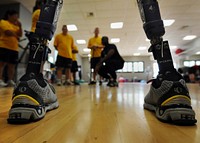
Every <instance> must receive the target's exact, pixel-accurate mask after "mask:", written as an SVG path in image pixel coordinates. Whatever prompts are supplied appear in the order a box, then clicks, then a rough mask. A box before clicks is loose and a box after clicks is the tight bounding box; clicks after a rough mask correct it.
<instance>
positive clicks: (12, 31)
mask: <svg viewBox="0 0 200 143" xmlns="http://www.w3.org/2000/svg"><path fill="white" fill-rule="evenodd" d="M18 18H19V16H18V12H17V11H15V10H9V11H7V12H6V14H5V17H4V19H2V20H1V21H0V31H1V34H0V86H6V85H7V84H6V83H5V82H4V81H3V77H2V73H3V69H4V67H5V65H7V66H8V71H9V72H8V85H9V86H14V85H15V82H14V81H13V78H14V74H15V66H16V64H17V62H18V50H19V49H18V40H19V38H20V37H21V36H22V28H21V23H20V22H19V20H18Z"/></svg>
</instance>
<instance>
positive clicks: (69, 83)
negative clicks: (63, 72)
mask: <svg viewBox="0 0 200 143" xmlns="http://www.w3.org/2000/svg"><path fill="white" fill-rule="evenodd" d="M64 85H73V83H72V82H71V81H70V80H66V81H65V83H64Z"/></svg>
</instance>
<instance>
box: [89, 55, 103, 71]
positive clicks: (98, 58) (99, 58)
mask: <svg viewBox="0 0 200 143" xmlns="http://www.w3.org/2000/svg"><path fill="white" fill-rule="evenodd" d="M100 60H101V57H97V58H96V57H95V58H91V69H95V67H96V65H97V64H98V63H99V62H100Z"/></svg>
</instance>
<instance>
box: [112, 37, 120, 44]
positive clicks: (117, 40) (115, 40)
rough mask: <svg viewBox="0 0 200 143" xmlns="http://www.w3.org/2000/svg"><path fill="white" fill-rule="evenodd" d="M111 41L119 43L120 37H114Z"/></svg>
mask: <svg viewBox="0 0 200 143" xmlns="http://www.w3.org/2000/svg"><path fill="white" fill-rule="evenodd" d="M110 41H111V43H119V42H120V39H119V38H112V39H111V40H110Z"/></svg>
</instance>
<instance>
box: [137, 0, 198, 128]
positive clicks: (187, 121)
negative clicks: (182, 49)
mask: <svg viewBox="0 0 200 143" xmlns="http://www.w3.org/2000/svg"><path fill="white" fill-rule="evenodd" d="M137 3H138V7H139V11H140V15H141V19H142V21H143V28H144V31H145V33H146V36H147V38H148V39H150V42H151V46H150V48H149V52H152V53H153V57H154V59H155V60H157V63H158V67H159V74H158V76H157V78H156V79H154V80H153V82H152V85H151V88H150V91H149V93H148V94H147V96H146V97H145V100H144V108H145V109H147V110H151V111H154V112H155V115H156V117H157V118H158V119H159V120H161V121H163V122H170V123H174V124H178V125H193V124H195V123H196V122H197V121H196V119H195V112H194V111H193V109H192V107H191V99H190V95H189V91H188V89H187V87H186V83H185V81H184V80H183V77H182V76H181V75H180V74H179V73H178V72H177V71H176V70H175V69H174V66H173V60H172V57H171V52H170V49H169V44H168V41H163V38H162V36H163V35H164V34H165V29H164V25H163V21H162V19H161V16H160V11H159V6H158V2H157V0H137Z"/></svg>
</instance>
